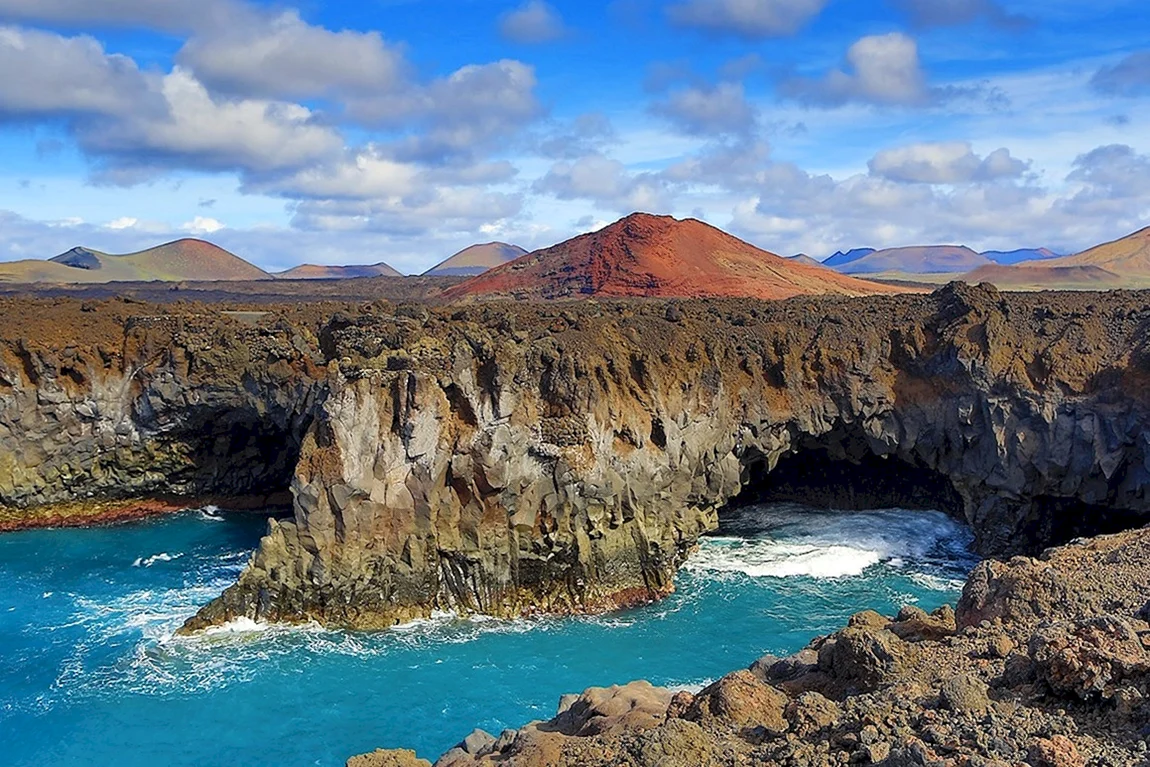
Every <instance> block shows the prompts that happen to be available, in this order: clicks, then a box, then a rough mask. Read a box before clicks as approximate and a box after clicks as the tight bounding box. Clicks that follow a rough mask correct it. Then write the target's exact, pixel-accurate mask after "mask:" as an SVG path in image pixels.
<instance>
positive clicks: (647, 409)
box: [0, 285, 1150, 658]
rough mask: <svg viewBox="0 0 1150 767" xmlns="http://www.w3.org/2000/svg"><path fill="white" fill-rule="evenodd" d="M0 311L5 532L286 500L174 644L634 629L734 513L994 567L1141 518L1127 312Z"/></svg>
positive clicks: (827, 304)
mask: <svg viewBox="0 0 1150 767" xmlns="http://www.w3.org/2000/svg"><path fill="white" fill-rule="evenodd" d="M0 303H2V304H3V306H0V308H2V309H3V310H4V316H5V317H6V318H8V323H7V325H6V326H5V327H3V328H0V444H2V445H3V448H4V449H3V450H0V507H3V508H0V512H4V513H5V514H10V513H14V514H16V515H17V516H19V514H20V510H22V509H25V508H29V509H30V508H32V507H42V506H44V505H45V504H49V505H50V504H56V503H61V502H72V501H77V500H81V501H85V500H89V499H90V500H91V501H92V502H105V501H109V500H117V499H131V498H158V499H161V500H162V499H165V498H171V497H173V496H174V497H176V499H206V498H214V497H233V496H256V498H255V500H256V501H257V502H259V503H266V502H267V500H268V496H269V495H272V494H274V493H277V492H283V491H285V490H287V489H288V488H289V486H290V489H291V490H292V495H293V496H294V512H295V513H294V517H293V518H292V519H290V520H286V521H283V522H277V523H274V524H272V526H271V528H270V531H269V534H268V535H267V537H266V538H265V539H264V541H263V542H262V544H261V546H260V549H259V551H258V552H257V553H256V555H255V557H254V558H253V561H252V563H251V565H250V566H249V567H248V568H247V570H246V571H245V573H244V574H243V575H242V576H241V578H240V580H239V582H238V583H237V584H236V585H235V586H233V587H232V588H230V589H229V590H228V591H227V592H226V593H225V594H224V595H222V596H221V597H220V598H219V599H218V600H216V601H215V602H213V603H212V604H211V605H209V606H207V607H206V608H205V609H204V610H203V611H202V612H201V613H200V614H199V615H198V616H196V617H195V618H194V619H193V620H191V621H190V622H189V624H188V630H194V629H196V628H200V627H203V626H206V625H210V624H213V623H219V622H223V621H227V620H229V619H231V618H234V617H237V616H247V617H250V618H253V619H259V620H283V621H301V620H308V619H314V620H318V621H321V622H323V623H326V624H329V625H335V626H346V627H355V628H375V627H381V626H386V625H391V624H393V623H395V622H397V621H403V620H408V619H411V618H414V617H421V616H426V615H428V614H429V613H430V612H431V611H432V610H435V609H442V610H457V611H461V612H472V611H474V612H482V613H488V614H493V615H521V614H530V613H533V612H551V613H574V612H593V611H602V610H607V609H612V608H615V607H618V606H623V605H630V604H636V603H640V602H645V601H649V600H652V599H657V598H659V597H660V596H662V595H664V594H666V593H668V592H669V591H670V589H671V588H672V579H673V576H674V574H675V571H676V569H677V568H678V566H679V565H680V564H681V563H682V562H683V561H684V559H685V558H686V557H687V556H688V555H689V554H690V552H691V550H692V548H693V547H694V545H695V542H696V541H697V539H698V537H699V536H700V535H702V534H704V533H705V532H707V531H709V530H712V529H713V528H714V527H715V526H716V524H717V517H718V512H719V510H720V509H721V508H723V507H724V506H725V505H726V504H728V503H729V502H730V501H732V499H736V500H737V499H738V498H739V497H740V496H741V497H743V498H756V497H768V498H769V497H787V498H794V497H798V498H803V499H805V500H810V501H816V502H820V501H821V502H825V503H827V504H831V505H835V506H850V505H872V504H875V503H880V504H881V503H882V502H883V501H884V500H885V501H887V502H890V503H896V504H898V505H903V506H907V507H912V508H913V507H918V508H943V509H946V510H948V511H950V512H952V513H954V514H955V515H958V516H961V517H962V518H964V519H965V520H967V521H968V522H969V523H970V524H971V525H972V526H973V529H974V531H975V533H976V535H977V540H978V546H979V547H980V549H981V550H982V551H983V552H985V553H1000V552H1011V553H1013V552H1033V551H1037V550H1040V549H1041V548H1042V547H1043V546H1045V545H1046V544H1048V543H1056V542H1060V541H1066V540H1069V539H1071V538H1073V537H1075V536H1077V535H1081V534H1089V533H1095V532H1105V531H1107V530H1117V529H1124V528H1128V527H1130V526H1132V525H1135V524H1138V523H1140V522H1141V521H1142V520H1144V519H1146V518H1147V513H1148V512H1150V499H1148V498H1147V490H1146V488H1147V480H1148V477H1150V436H1148V434H1150V432H1148V430H1147V428H1146V426H1147V423H1148V415H1147V412H1148V404H1150V403H1148V402H1147V399H1148V398H1150V385H1148V384H1150V333H1148V332H1147V331H1148V328H1150V299H1147V297H1145V296H1144V295H1142V294H1138V293H1112V294H1107V295H1094V294H1051V295H1041V296H1040V295H1007V294H999V293H997V292H996V291H994V290H993V289H991V288H987V287H970V286H965V285H953V286H949V287H947V288H945V289H943V290H941V291H939V292H937V293H935V294H933V295H929V296H892V297H870V298H859V299H845V298H834V297H823V298H806V299H792V300H789V301H785V302H758V301H747V300H726V301H720V300H714V301H682V302H679V301H672V302H658V301H645V302H618V303H597V302H594V301H587V302H581V303H566V304H550V305H512V304H501V305H494V304H493V305H480V306H470V307H446V308H438V309H433V308H428V307H424V306H419V305H401V306H398V307H397V306H395V305H392V304H388V303H385V302H373V303H367V304H361V305H351V304H342V305H318V304H316V305H304V306H286V305H281V306H264V307H262V308H261V309H260V310H259V311H239V312H235V311H226V312H225V311H221V310H220V308H219V307H205V306H197V305H173V306H171V307H167V308H165V309H163V310H160V309H158V308H157V307H154V306H149V305H143V304H136V303H130V302H126V301H118V302H106V303H84V302H78V301H69V300H63V299H61V300H56V301H40V302H33V303H34V306H33V305H31V304H27V303H21V302H18V301H10V300H7V299H3V300H0ZM828 487H830V488H834V489H833V491H832V490H828ZM249 500H251V499H249ZM47 518H52V517H51V516H50V515H49V516H48V517H47ZM991 583H992V579H990V576H989V575H988V576H987V584H988V586H987V587H988V589H989V588H991ZM1020 609H1021V608H1020ZM855 649H857V650H858V651H859V652H866V653H873V654H874V656H875V658H880V657H882V652H883V648H882V647H878V646H876V647H870V648H866V647H859V648H855ZM852 652H853V650H852Z"/></svg>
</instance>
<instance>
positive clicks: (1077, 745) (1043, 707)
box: [436, 529, 1150, 767]
mask: <svg viewBox="0 0 1150 767" xmlns="http://www.w3.org/2000/svg"><path fill="white" fill-rule="evenodd" d="M1148 561H1150V529H1144V530H1138V531H1134V532H1128V533H1122V534H1119V535H1112V536H1103V537H1100V538H1097V539H1094V540H1090V541H1085V542H1079V543H1074V544H1071V545H1068V546H1065V547H1062V548H1059V549H1053V550H1050V551H1049V552H1047V553H1046V554H1044V555H1043V556H1041V557H1039V558H1037V559H1031V558H1026V557H1019V558H1016V559H1014V560H1012V561H1010V562H1009V563H1005V564H1004V563H996V564H994V565H993V566H992V568H991V569H992V570H993V575H992V576H991V580H992V586H993V588H992V589H990V590H987V588H986V577H985V573H983V574H977V573H976V574H975V575H974V576H973V577H972V578H971V579H970V582H969V583H968V584H967V587H966V592H965V594H964V598H963V601H962V602H961V603H960V605H959V608H958V612H957V616H956V615H955V612H954V611H953V610H950V609H949V608H943V609H941V610H939V611H937V612H935V613H933V614H932V615H930V616H926V614H925V613H922V611H916V610H914V609H909V610H904V611H903V612H902V613H900V614H899V616H897V617H896V618H883V617H881V616H878V615H877V614H875V613H861V614H859V615H857V616H855V618H853V619H852V620H851V622H850V625H849V626H848V627H846V628H844V629H843V630H841V631H839V632H837V633H835V634H832V635H831V636H829V637H823V638H819V639H816V640H815V641H814V642H812V643H811V645H810V646H809V647H808V648H806V649H804V650H803V651H802V652H800V653H799V654H798V655H797V656H795V657H794V658H789V659H781V660H780V659H773V658H770V659H763V661H761V662H758V663H756V664H755V665H754V666H753V667H752V668H753V669H754V672H753V673H752V672H751V671H735V672H733V673H731V674H729V675H727V676H726V677H724V678H723V679H721V680H719V681H718V682H716V683H715V684H713V685H711V686H710V687H708V688H707V689H705V690H703V691H702V692H700V693H699V694H698V695H692V694H690V693H686V692H680V693H677V694H675V695H674V696H672V695H671V693H670V692H668V691H662V695H661V696H660V695H659V694H658V691H657V690H656V689H655V688H651V687H650V685H648V684H646V683H642V682H636V683H632V684H630V685H626V686H624V687H617V688H611V689H609V690H602V689H591V690H588V691H587V692H586V693H584V694H583V695H582V696H580V697H579V698H578V699H576V701H575V702H574V704H570V703H568V705H570V708H569V709H568V712H570V711H579V712H581V715H580V717H579V720H578V721H579V726H577V727H573V726H570V721H571V715H570V713H562V714H560V715H559V716H557V717H556V718H554V719H552V720H551V721H549V722H538V723H534V724H530V725H527V726H526V727H523V728H521V729H519V730H512V731H509V732H506V733H504V734H503V736H502V737H501V738H499V740H498V741H495V740H494V739H492V740H490V741H487V742H485V743H484V744H483V746H482V747H481V748H479V749H477V750H474V751H471V752H467V751H464V750H462V749H456V750H453V751H452V752H450V753H449V754H446V755H444V757H443V758H441V759H440V760H439V761H438V762H437V763H436V764H437V767H480V766H481V765H483V766H487V765H492V766H494V765H505V766H506V767H575V766H576V765H579V766H580V767H586V766H592V765H599V766H602V767H607V766H608V765H611V766H612V767H618V766H623V767H680V766H681V767H688V766H691V767H695V766H699V765H703V766H706V767H719V766H722V767H728V766H734V765H779V766H780V767H830V765H841V764H863V765H866V764H877V765H885V767H927V766H929V767H973V766H974V765H979V766H981V767H1006V766H1008V765H1009V766H1012V767H1013V766H1014V765H1027V766H1028V767H1085V765H1087V764H1089V765H1093V766H1094V767H1130V766H1132V765H1147V764H1150V758H1148V748H1147V740H1148V738H1150V700H1148V698H1147V695H1148V694H1150V625H1148V624H1147V623H1146V622H1145V620H1144V619H1143V617H1140V616H1139V612H1140V610H1141V608H1142V607H1143V606H1144V605H1145V604H1146V601H1147V599H1148V598H1150V568H1148V567H1146V565H1145V563H1146V562H1148ZM1054 581H1058V582H1061V583H1063V584H1064V585H1065V586H1066V587H1067V588H1068V589H1069V590H1070V591H1072V592H1073V593H1076V594H1080V595H1081V597H1080V598H1079V599H1077V600H1073V601H1069V602H1068V601H1060V600H1057V599H1056V598H1053V597H1055V593H1056V592H1053V591H1051V589H1050V584H1051V583H1052V582H1054ZM1031 599H1033V600H1036V602H1037V604H1039V607H1040V610H1039V611H1040V612H1043V613H1044V615H1043V616H1041V617H1039V616H1038V615H1037V614H1035V613H1034V612H1023V611H1018V610H1016V609H1014V605H1017V604H1018V603H1019V602H1020V600H1031ZM1047 600H1050V601H1047ZM988 610H990V611H991V612H993V613H994V614H996V615H998V616H1000V617H996V618H994V619H983V618H981V616H982V615H984V614H986V613H987V611H988ZM956 618H957V620H956ZM928 622H929V624H930V630H929V631H923V630H922V628H923V625H924V623H928ZM959 626H962V627H963V628H959ZM1006 643H1009V644H1006ZM844 647H851V648H854V649H852V650H851V651H849V652H845V651H843V650H842V648H844ZM1004 648H1009V649H1007V650H1006V651H1005V653H1004V652H1003V649H1004ZM828 656H829V657H831V658H833V660H834V662H833V663H824V662H823V659H824V657H828ZM812 658H817V659H818V660H817V662H814V663H812V662H811V659H812ZM635 701H642V702H643V704H642V706H641V713H639V714H638V715H635V716H633V717H631V718H629V717H628V715H627V712H628V711H639V710H640V707H639V706H637V705H636V704H635V703H634V702H635ZM668 701H669V702H668ZM592 722H601V726H593V725H590V724H589V723H592Z"/></svg>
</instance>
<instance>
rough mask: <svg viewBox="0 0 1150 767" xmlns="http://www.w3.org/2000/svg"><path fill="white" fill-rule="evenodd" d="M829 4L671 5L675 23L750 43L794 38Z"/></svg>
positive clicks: (808, 0)
mask: <svg viewBox="0 0 1150 767" xmlns="http://www.w3.org/2000/svg"><path fill="white" fill-rule="evenodd" d="M827 2H828V0H683V2H678V3H675V4H673V5H671V6H670V7H669V8H668V9H667V14H668V16H669V17H670V19H671V21H672V22H673V23H675V24H678V25H680V26H684V27H693V28H695V29H700V30H703V31H706V32H711V33H715V34H728V35H734V36H737V37H742V38H746V39H750V40H760V39H763V38H767V37H781V36H785V35H793V34H794V33H796V32H798V31H799V29H801V28H802V27H803V26H804V25H806V23H807V22H809V21H810V20H811V19H813V18H814V17H815V16H817V15H818V14H819V13H820V12H822V10H823V8H824V7H826V4H827Z"/></svg>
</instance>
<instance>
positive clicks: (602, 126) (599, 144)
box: [535, 112, 617, 160]
mask: <svg viewBox="0 0 1150 767" xmlns="http://www.w3.org/2000/svg"><path fill="white" fill-rule="evenodd" d="M616 140H617V136H616V134H615V128H614V126H613V125H612V124H611V121H610V120H609V119H608V118H607V116H606V115H603V114H601V113H599V112H589V113H587V114H582V115H579V116H578V117H576V118H575V119H574V120H572V121H571V122H570V123H569V124H561V125H558V126H555V127H553V128H552V129H550V130H549V131H548V132H547V133H546V134H545V135H544V136H543V137H542V138H540V139H539V140H538V142H537V144H536V146H535V149H536V151H538V152H539V154H541V155H543V156H544V157H547V158H550V159H552V160H574V159H578V158H579V157H583V156H585V155H589V154H593V153H596V152H600V151H602V150H603V149H604V148H605V147H606V146H607V145H608V144H611V143H613V142H615V141H616Z"/></svg>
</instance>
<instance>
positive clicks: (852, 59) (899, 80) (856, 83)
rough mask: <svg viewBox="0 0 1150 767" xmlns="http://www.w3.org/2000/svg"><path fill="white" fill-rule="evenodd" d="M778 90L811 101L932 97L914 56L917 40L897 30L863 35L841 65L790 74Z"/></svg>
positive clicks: (903, 101) (900, 101) (916, 102)
mask: <svg viewBox="0 0 1150 767" xmlns="http://www.w3.org/2000/svg"><path fill="white" fill-rule="evenodd" d="M780 90H781V92H782V93H783V94H784V95H786V96H790V97H792V98H796V99H798V100H800V101H804V102H807V103H811V104H827V105H838V104H845V103H847V102H851V101H858V102H863V103H870V104H885V105H907V106H920V105H923V104H927V103H929V102H930V101H931V100H932V99H933V95H932V92H931V91H930V89H929V88H928V87H927V82H926V74H925V73H924V72H923V70H922V64H921V63H920V61H919V56H918V44H917V43H916V42H915V41H914V39H913V38H910V37H908V36H907V35H904V34H902V33H901V32H891V33H889V34H885V35H872V36H869V37H863V38H861V39H860V40H858V41H857V42H856V43H854V44H853V45H852V46H851V47H850V48H849V49H848V50H847V55H846V62H845V66H844V67H843V68H841V69H833V70H831V71H830V72H828V73H827V74H826V75H824V76H823V77H821V78H817V79H812V78H805V77H794V78H790V79H789V80H785V81H784V82H783V83H781V85H780Z"/></svg>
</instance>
